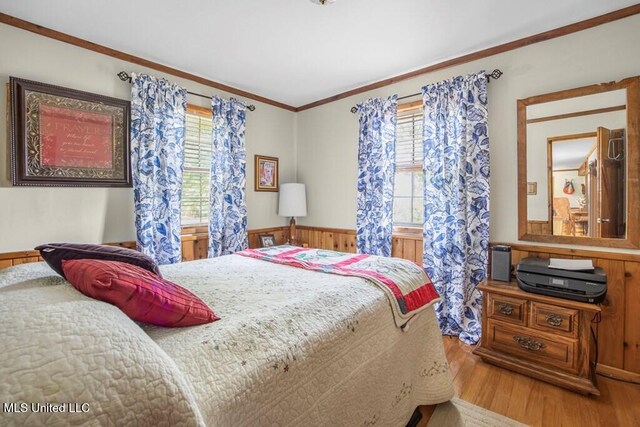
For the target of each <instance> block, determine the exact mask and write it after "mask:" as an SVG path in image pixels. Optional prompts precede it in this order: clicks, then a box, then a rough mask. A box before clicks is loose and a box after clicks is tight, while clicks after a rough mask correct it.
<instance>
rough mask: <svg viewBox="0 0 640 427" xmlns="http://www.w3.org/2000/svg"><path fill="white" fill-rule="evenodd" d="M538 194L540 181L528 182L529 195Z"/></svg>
mask: <svg viewBox="0 0 640 427" xmlns="http://www.w3.org/2000/svg"><path fill="white" fill-rule="evenodd" d="M537 194H538V183H537V182H527V196H535V195H537Z"/></svg>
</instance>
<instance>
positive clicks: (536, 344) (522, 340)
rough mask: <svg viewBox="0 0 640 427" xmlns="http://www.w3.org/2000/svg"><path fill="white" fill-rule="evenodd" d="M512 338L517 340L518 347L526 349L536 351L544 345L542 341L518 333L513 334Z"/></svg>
mask: <svg viewBox="0 0 640 427" xmlns="http://www.w3.org/2000/svg"><path fill="white" fill-rule="evenodd" d="M513 340H514V341H515V342H517V343H518V344H519V345H520V347H523V348H526V349H527V350H532V351H538V350H542V349H543V348H544V347H545V345H544V343H543V342H542V341H536V340H534V339H533V338H530V337H521V336H518V335H514V336H513Z"/></svg>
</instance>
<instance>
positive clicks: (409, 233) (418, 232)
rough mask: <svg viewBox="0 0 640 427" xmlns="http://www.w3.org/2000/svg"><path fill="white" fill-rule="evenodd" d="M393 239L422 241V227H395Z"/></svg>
mask: <svg viewBox="0 0 640 427" xmlns="http://www.w3.org/2000/svg"><path fill="white" fill-rule="evenodd" d="M393 237H405V238H414V239H422V228H421V227H393Z"/></svg>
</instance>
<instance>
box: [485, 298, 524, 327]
mask: <svg viewBox="0 0 640 427" xmlns="http://www.w3.org/2000/svg"><path fill="white" fill-rule="evenodd" d="M487 298H488V300H487V309H488V311H489V313H488V316H489V318H490V319H497V320H502V321H504V322H509V323H514V324H517V325H526V324H527V301H526V300H523V299H518V298H512V297H508V296H504V295H498V294H488V295H487Z"/></svg>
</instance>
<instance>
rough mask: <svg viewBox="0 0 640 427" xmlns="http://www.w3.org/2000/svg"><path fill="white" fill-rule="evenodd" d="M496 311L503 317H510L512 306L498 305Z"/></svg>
mask: <svg viewBox="0 0 640 427" xmlns="http://www.w3.org/2000/svg"><path fill="white" fill-rule="evenodd" d="M498 311H499V312H500V313H502V314H504V315H505V316H511V314H513V306H512V305H511V304H504V303H503V304H499V305H498Z"/></svg>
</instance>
